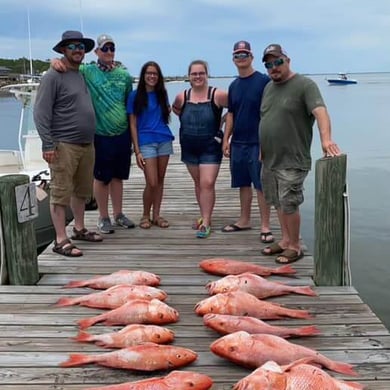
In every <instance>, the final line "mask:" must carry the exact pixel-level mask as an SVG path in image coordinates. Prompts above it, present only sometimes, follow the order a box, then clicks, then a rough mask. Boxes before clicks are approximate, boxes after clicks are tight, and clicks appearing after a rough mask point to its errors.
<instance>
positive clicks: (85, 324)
mask: <svg viewBox="0 0 390 390" xmlns="http://www.w3.org/2000/svg"><path fill="white" fill-rule="evenodd" d="M96 322H98V319H97V317H90V318H83V319H81V320H79V321H77V324H78V325H79V327H80V329H87V328H89V327H90V326H92V325H93V324H95V323H96Z"/></svg>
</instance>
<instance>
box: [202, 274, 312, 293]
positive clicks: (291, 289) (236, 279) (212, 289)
mask: <svg viewBox="0 0 390 390" xmlns="http://www.w3.org/2000/svg"><path fill="white" fill-rule="evenodd" d="M206 290H207V291H208V292H209V294H210V295H214V294H218V293H225V292H229V291H234V290H241V291H245V292H247V293H249V294H252V295H254V296H255V297H257V298H260V299H262V298H268V297H274V296H278V295H285V294H291V293H294V294H302V295H310V296H317V293H316V292H314V291H313V290H312V289H311V287H309V286H289V285H288V284H284V283H278V282H272V281H269V280H267V279H265V278H263V277H261V276H259V275H255V274H253V273H250V272H245V273H243V274H239V275H228V276H225V277H224V278H222V279H219V280H216V281H214V282H209V283H207V284H206Z"/></svg>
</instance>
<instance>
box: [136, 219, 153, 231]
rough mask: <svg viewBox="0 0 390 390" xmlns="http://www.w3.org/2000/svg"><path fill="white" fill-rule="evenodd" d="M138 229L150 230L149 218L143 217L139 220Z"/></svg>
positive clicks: (150, 222)
mask: <svg viewBox="0 0 390 390" xmlns="http://www.w3.org/2000/svg"><path fill="white" fill-rule="evenodd" d="M139 227H140V228H141V229H150V228H151V227H152V221H151V220H150V218H149V217H147V216H143V217H142V218H141V219H140V220H139Z"/></svg>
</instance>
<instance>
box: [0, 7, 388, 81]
mask: <svg viewBox="0 0 390 390" xmlns="http://www.w3.org/2000/svg"><path fill="white" fill-rule="evenodd" d="M28 15H29V17H28ZM28 20H29V21H30V23H28ZM28 26H30V28H29V27H28ZM65 30H81V31H82V32H83V33H84V36H86V37H88V38H93V39H95V40H96V38H97V36H98V35H99V34H101V33H106V34H110V35H111V36H112V37H113V39H114V41H115V44H116V47H117V51H116V56H115V58H116V59H117V60H119V61H121V62H122V63H123V64H124V65H125V66H126V67H127V68H128V70H129V72H130V73H131V74H132V75H133V76H138V75H139V72H140V69H141V67H142V65H143V64H144V63H145V62H147V61H150V60H154V61H156V62H158V63H159V64H160V66H161V68H162V71H163V74H164V75H165V76H175V75H185V74H186V73H187V68H188V64H189V63H190V62H191V61H192V60H194V59H203V60H206V61H207V62H208V64H209V67H210V74H211V75H212V76H231V75H235V74H236V69H235V67H234V64H233V62H232V48H233V45H234V43H235V42H236V41H239V40H247V41H249V42H250V43H251V45H252V51H253V54H254V67H255V68H256V69H258V70H260V71H264V67H263V64H262V62H261V57H262V51H263V50H264V48H265V47H266V46H267V45H268V44H270V43H279V44H281V45H282V46H283V48H284V49H285V50H286V51H287V53H288V55H289V57H290V58H291V67H292V69H293V70H294V71H296V72H299V73H304V74H335V73H338V72H348V73H359V72H386V71H390V43H389V37H390V1H389V0H373V1H367V0H365V1H363V0H327V1H324V0H279V1H269V0H268V1H265V0H62V1H55V0H23V1H22V0H0V58H10V59H16V58H21V57H26V58H30V52H31V57H32V58H33V59H41V60H46V59H50V58H53V57H55V56H57V54H56V53H55V52H54V51H53V50H52V47H53V46H54V45H55V44H56V43H57V42H59V41H60V40H61V35H62V33H63V32H64V31H65ZM29 36H30V37H31V39H30V40H29ZM29 42H30V43H29ZM95 58H96V55H95V54H94V53H93V52H91V53H89V54H87V55H86V61H87V62H89V61H92V60H94V59H95Z"/></svg>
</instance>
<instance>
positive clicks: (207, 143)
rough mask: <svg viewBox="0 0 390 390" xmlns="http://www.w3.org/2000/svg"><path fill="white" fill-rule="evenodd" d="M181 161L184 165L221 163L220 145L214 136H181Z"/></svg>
mask: <svg viewBox="0 0 390 390" xmlns="http://www.w3.org/2000/svg"><path fill="white" fill-rule="evenodd" d="M180 146H181V161H183V163H184V164H186V165H200V164H217V165H219V164H221V161H222V145H221V143H220V142H219V140H217V139H215V138H214V137H204V138H203V137H192V136H188V137H187V136H181V137H180Z"/></svg>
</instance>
